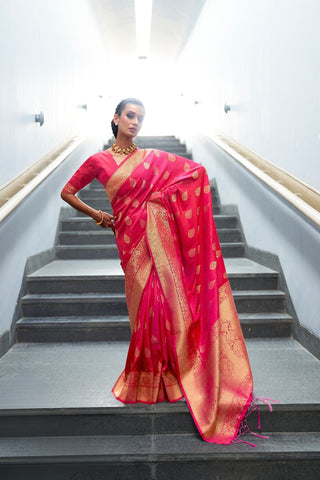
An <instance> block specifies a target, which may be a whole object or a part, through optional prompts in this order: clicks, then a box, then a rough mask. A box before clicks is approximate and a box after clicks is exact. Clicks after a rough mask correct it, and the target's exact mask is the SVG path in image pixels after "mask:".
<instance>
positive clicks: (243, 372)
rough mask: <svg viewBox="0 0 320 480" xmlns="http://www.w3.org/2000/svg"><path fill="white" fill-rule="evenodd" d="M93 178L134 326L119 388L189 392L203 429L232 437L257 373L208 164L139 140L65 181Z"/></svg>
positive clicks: (125, 392)
mask: <svg viewBox="0 0 320 480" xmlns="http://www.w3.org/2000/svg"><path fill="white" fill-rule="evenodd" d="M93 178H97V179H98V180H99V181H100V182H101V183H102V184H103V185H104V186H105V188H106V192H107V194H108V197H109V199H110V201H111V204H112V209H113V213H114V215H115V216H116V221H115V233H116V242H117V246H118V250H119V255H120V259H121V265H122V267H123V269H124V272H125V283H126V299H127V304H128V310H129V317H130V325H131V330H132V337H131V341H130V346H129V351H128V356H127V361H126V365H125V369H124V371H123V372H122V374H121V375H120V377H119V378H118V380H117V382H116V384H115V385H114V387H113V393H114V395H115V396H116V398H118V399H119V400H121V401H122V402H124V403H135V402H144V403H150V404H151V403H155V402H158V401H169V402H175V401H178V400H179V399H181V398H182V397H185V399H186V401H187V403H188V406H189V408H190V411H191V414H192V416H193V419H194V421H195V423H196V425H197V428H198V430H199V432H200V434H201V436H202V438H203V439H204V440H206V441H208V442H213V443H222V444H228V443H231V442H232V441H234V440H235V439H236V437H237V434H238V430H239V426H240V423H241V421H242V419H243V418H244V417H245V415H246V412H247V410H248V407H249V406H250V404H251V400H252V374H251V369H250V365H249V360H248V355H247V351H246V347H245V343H244V339H243V335H242V331H241V327H240V323H239V320H238V316H237V312H236V309H235V305H234V301H233V297H232V294H231V289H230V284H229V281H228V278H227V275H226V271H225V266H224V262H223V258H222V254H221V248H220V244H219V240H218V237H217V232H216V228H215V225H214V220H213V214H212V203H211V191H210V185H209V181H208V177H207V173H206V171H205V169H204V168H203V167H202V166H201V165H198V164H197V163H195V162H192V161H191V160H188V159H185V158H182V157H179V156H177V155H173V154H169V153H167V152H162V151H159V150H138V151H136V152H134V153H133V154H131V155H129V156H128V157H126V159H125V160H124V161H123V162H122V163H121V164H120V165H119V166H117V165H116V163H115V161H114V159H113V157H112V155H111V154H110V152H108V151H106V152H100V153H99V154H96V155H93V156H92V157H90V158H89V159H88V160H87V162H85V163H84V164H83V165H82V166H81V167H80V169H78V171H77V172H76V173H75V175H74V176H73V177H72V178H71V179H70V180H69V182H68V183H67V185H66V186H65V191H68V192H71V193H75V192H76V191H78V190H80V188H83V186H84V185H86V184H87V183H89V182H90V181H92V180H93Z"/></svg>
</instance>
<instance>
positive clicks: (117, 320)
mask: <svg viewBox="0 0 320 480" xmlns="http://www.w3.org/2000/svg"><path fill="white" fill-rule="evenodd" d="M128 323H129V317H128V316H127V315H122V316H121V315H119V316H115V315H110V316H108V317H104V316H100V317H99V316H98V317H78V316H77V317H24V318H20V320H18V321H17V324H19V325H32V324H34V325H37V326H40V325H41V326H45V325H48V326H53V327H54V328H55V327H56V326H57V325H59V324H66V325H68V324H70V325H77V324H78V325H80V326H82V325H90V326H94V325H96V326H97V327H99V326H101V325H103V324H106V325H113V324H128Z"/></svg>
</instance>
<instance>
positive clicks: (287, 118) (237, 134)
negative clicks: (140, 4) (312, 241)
mask: <svg viewBox="0 0 320 480" xmlns="http://www.w3.org/2000/svg"><path fill="white" fill-rule="evenodd" d="M319 25H320V2H319V0H259V1H257V0H241V1H239V0H207V2H206V4H205V6H204V9H203V11H202V14H201V16H200V18H199V21H198V22H197V25H196V28H195V30H194V32H193V35H192V37H191V39H190V40H189V43H188V44H187V46H186V48H185V50H184V52H183V54H182V57H181V60H180V65H179V66H180V69H181V80H180V83H181V89H182V90H183V91H184V93H185V98H186V99H187V101H189V102H190V103H191V102H192V101H194V100H200V102H201V103H200V105H199V106H198V108H197V117H196V120H197V125H196V127H197V126H198V127H199V128H200V130H201V131H202V132H207V133H209V134H210V132H211V133H212V132H213V131H214V130H215V129H218V130H221V131H223V132H225V133H227V134H229V135H230V136H231V137H233V138H235V139H236V140H238V141H239V142H240V143H243V144H244V145H246V146H247V147H248V148H250V149H252V150H254V151H256V152H257V153H259V154H260V155H261V156H263V157H265V158H266V159H268V160H270V161H271V162H273V163H275V164H276V165H279V166H280V167H282V168H284V169H285V170H287V171H288V172H290V173H291V174H293V175H295V176H297V177H298V178H300V179H301V180H302V181H304V182H306V183H308V184H310V185H312V186H313V187H315V188H317V189H320V88H319V85H320V55H319V45H320V34H319ZM225 103H227V104H230V105H231V111H230V112H229V113H228V114H225V113H224V109H223V107H224V104H225ZM189 113H190V114H189V117H188V116H185V118H186V119H187V126H189V127H190V124H191V123H192V117H193V111H190V112H189ZM192 128H193V129H194V128H195V127H194V125H193V123H192Z"/></svg>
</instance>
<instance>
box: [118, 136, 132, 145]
mask: <svg viewBox="0 0 320 480" xmlns="http://www.w3.org/2000/svg"><path fill="white" fill-rule="evenodd" d="M115 143H116V144H117V145H118V147H120V148H128V147H130V146H131V145H132V144H133V138H132V137H126V136H124V135H118V136H117V138H116V141H115Z"/></svg>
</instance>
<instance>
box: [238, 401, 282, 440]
mask: <svg viewBox="0 0 320 480" xmlns="http://www.w3.org/2000/svg"><path fill="white" fill-rule="evenodd" d="M259 401H260V402H262V403H265V404H266V405H268V408H269V411H270V412H272V405H271V403H270V402H275V403H279V402H278V401H277V400H273V399H272V398H267V397H256V396H255V395H253V396H252V401H251V404H250V406H249V408H248V410H247V412H246V414H245V416H244V418H243V420H242V422H241V424H240V427H239V430H238V434H237V436H236V438H235V439H234V440H232V442H231V443H246V444H247V445H250V446H251V447H256V446H257V445H255V444H254V443H250V442H247V441H246V440H243V439H242V438H241V437H242V436H243V435H246V434H251V435H254V436H255V437H259V438H266V439H268V438H269V437H268V436H266V435H260V434H258V433H255V432H253V431H252V430H251V429H250V427H249V425H248V417H249V415H251V413H253V412H257V415H258V423H257V429H258V430H259V431H261V418H260V409H259V405H258V402H259Z"/></svg>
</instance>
